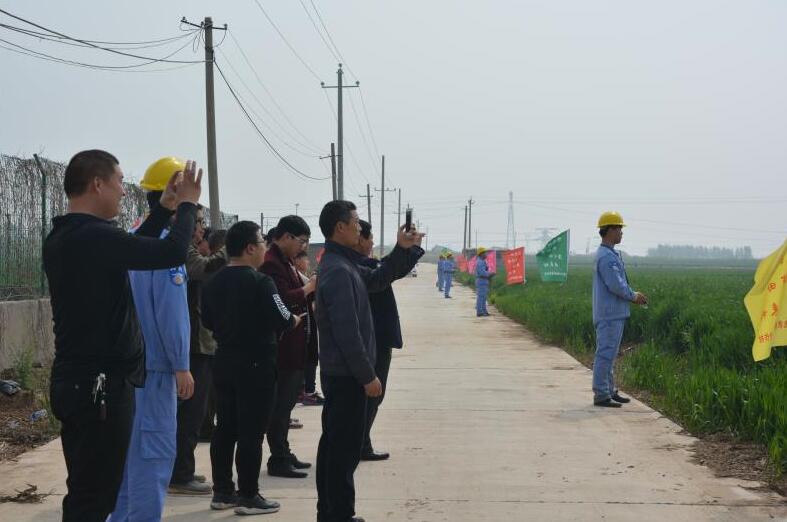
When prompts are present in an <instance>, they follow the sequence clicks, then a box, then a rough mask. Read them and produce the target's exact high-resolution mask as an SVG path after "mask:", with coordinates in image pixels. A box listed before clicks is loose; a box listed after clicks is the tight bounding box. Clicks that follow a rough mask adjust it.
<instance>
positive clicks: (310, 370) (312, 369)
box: [303, 363, 317, 393]
mask: <svg viewBox="0 0 787 522" xmlns="http://www.w3.org/2000/svg"><path fill="white" fill-rule="evenodd" d="M303 391H305V392H306V393H314V392H316V391H317V365H316V364H311V363H306V368H305V369H304V370H303Z"/></svg>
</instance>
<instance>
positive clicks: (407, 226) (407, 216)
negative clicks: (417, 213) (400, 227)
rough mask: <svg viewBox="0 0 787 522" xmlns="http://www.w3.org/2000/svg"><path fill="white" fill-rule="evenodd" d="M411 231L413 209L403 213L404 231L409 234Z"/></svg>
mask: <svg viewBox="0 0 787 522" xmlns="http://www.w3.org/2000/svg"><path fill="white" fill-rule="evenodd" d="M412 229H413V209H411V208H408V209H407V212H405V213H404V230H405V232H410V230H412Z"/></svg>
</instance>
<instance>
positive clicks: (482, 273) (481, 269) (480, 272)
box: [475, 259, 489, 279]
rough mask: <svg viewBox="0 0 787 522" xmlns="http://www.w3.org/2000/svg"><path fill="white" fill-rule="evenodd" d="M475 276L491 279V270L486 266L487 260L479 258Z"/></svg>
mask: <svg viewBox="0 0 787 522" xmlns="http://www.w3.org/2000/svg"><path fill="white" fill-rule="evenodd" d="M475 276H476V277H480V278H482V279H489V270H488V269H487V267H486V261H484V260H483V259H479V260H478V262H477V263H476V265H475Z"/></svg>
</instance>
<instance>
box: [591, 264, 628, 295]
mask: <svg viewBox="0 0 787 522" xmlns="http://www.w3.org/2000/svg"><path fill="white" fill-rule="evenodd" d="M597 270H598V273H599V275H600V276H601V280H602V281H603V282H604V286H606V287H607V289H608V290H609V291H610V292H612V293H613V294H615V295H616V296H618V297H620V298H621V299H625V300H626V301H633V300H634V290H632V289H631V287H630V286H629V284H628V281H627V280H626V273H625V271H624V270H623V266H622V265H621V264H620V262H619V261H618V260H617V259H615V258H614V257H613V256H611V255H610V256H604V257H602V258H601V259H599V260H598V268H597Z"/></svg>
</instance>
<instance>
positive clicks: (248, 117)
mask: <svg viewBox="0 0 787 522" xmlns="http://www.w3.org/2000/svg"><path fill="white" fill-rule="evenodd" d="M214 64H215V65H216V69H217V70H218V71H219V75H220V76H221V79H222V80H224V84H225V85H226V86H227V89H229V91H230V94H232V97H233V98H234V99H235V102H236V103H237V104H238V107H240V109H241V111H243V114H244V115H245V116H246V119H248V120H249V123H251V125H252V127H254V130H256V131H257V134H258V135H259V136H260V138H262V140H263V141H264V142H265V144H266V145H267V146H268V148H269V149H270V150H271V152H273V154H274V155H275V156H276V157H277V158H278V159H279V160H280V161H281V162H282V163H284V165H286V166H287V168H289V169H290V170H291V171H293V172H294V173H296V174H298V175H300V176H302V177H304V178H306V179H310V180H314V181H323V180H326V179H331V178H330V176H328V177H324V178H319V177H315V176H310V175H308V174H306V173H305V172H303V171H301V170H299V169H297V168H296V167H295V166H293V165H292V163H290V162H289V161H287V158H285V157H284V156H282V154H281V153H280V152H279V151H278V150H277V149H276V147H274V146H273V144H272V143H271V142H270V140H268V138H266V137H265V134H263V133H262V131H261V130H260V128H259V127H258V126H257V124H256V123H254V119H253V118H252V117H251V115H250V114H249V112H248V111H247V110H246V108H245V107H244V106H243V103H242V102H241V101H240V98H238V95H237V94H236V93H235V90H234V89H233V88H232V85H230V82H229V81H228V80H227V77H226V76H225V75H224V71H222V70H221V67H220V66H219V64H218V62H214Z"/></svg>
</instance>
